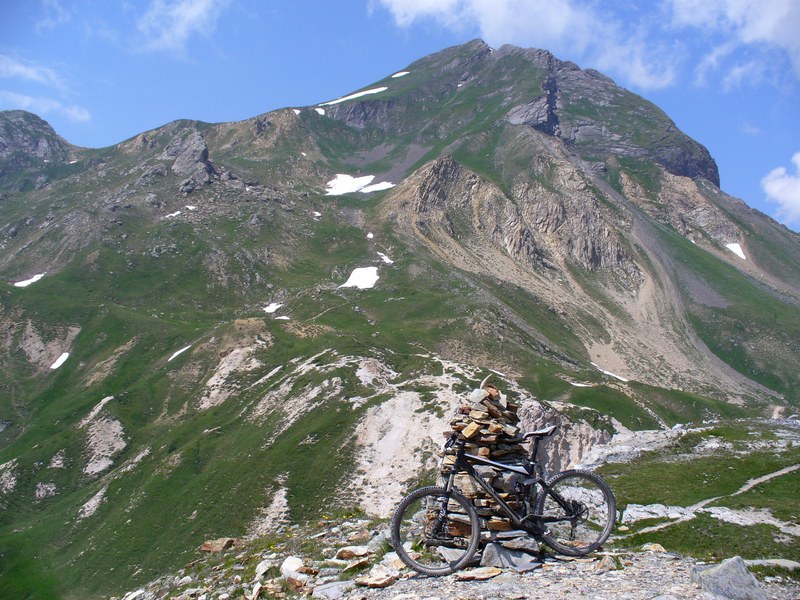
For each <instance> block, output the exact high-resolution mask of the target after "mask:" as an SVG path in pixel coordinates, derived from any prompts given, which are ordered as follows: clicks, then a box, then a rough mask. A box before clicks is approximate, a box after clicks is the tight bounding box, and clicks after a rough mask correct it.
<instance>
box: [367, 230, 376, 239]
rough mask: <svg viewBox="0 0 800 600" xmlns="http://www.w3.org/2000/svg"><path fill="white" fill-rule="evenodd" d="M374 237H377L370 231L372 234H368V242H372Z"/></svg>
mask: <svg viewBox="0 0 800 600" xmlns="http://www.w3.org/2000/svg"><path fill="white" fill-rule="evenodd" d="M374 237H375V236H374V235H373V234H372V232H371V231H370V232H369V233H368V234H367V239H368V240H371V239H372V238H374Z"/></svg>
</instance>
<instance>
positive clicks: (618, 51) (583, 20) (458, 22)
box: [378, 0, 676, 89]
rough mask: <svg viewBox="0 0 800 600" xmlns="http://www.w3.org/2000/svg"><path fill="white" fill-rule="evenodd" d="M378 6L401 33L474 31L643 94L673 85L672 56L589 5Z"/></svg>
mask: <svg viewBox="0 0 800 600" xmlns="http://www.w3.org/2000/svg"><path fill="white" fill-rule="evenodd" d="M378 1H379V3H380V4H381V5H382V6H383V7H384V8H386V9H387V10H388V11H389V13H390V14H391V15H392V17H393V18H394V20H395V23H396V24H397V25H399V26H401V27H406V26H409V25H411V24H413V23H414V21H416V20H422V19H434V20H436V21H438V22H439V23H440V24H441V25H443V26H445V27H448V28H450V29H456V30H465V29H466V30H468V29H477V30H478V32H479V34H480V36H481V37H482V38H483V39H484V40H486V41H487V42H488V43H489V44H491V45H493V46H499V45H502V44H515V45H518V46H523V47H529V46H532V47H539V48H546V49H548V50H551V51H552V52H554V53H555V54H556V55H559V56H569V57H572V58H574V59H576V60H582V61H586V62H587V63H589V66H595V67H597V68H600V69H604V70H607V71H609V72H611V73H614V74H618V75H621V76H622V77H623V78H625V80H626V81H627V82H628V83H631V84H633V85H635V86H637V87H640V88H645V89H656V88H663V87H666V86H668V85H670V84H671V83H673V81H674V79H675V73H676V65H675V62H676V57H675V53H674V52H673V51H667V49H664V48H661V47H659V45H658V44H654V43H652V42H649V40H648V35H647V32H646V31H638V30H637V28H636V27H632V26H631V25H630V24H629V23H627V22H625V21H624V20H620V19H619V18H618V17H617V16H616V15H614V14H611V13H610V12H609V10H608V9H607V8H606V7H605V6H604V5H602V4H597V3H595V2H589V1H588V0H445V1H442V2H436V1H435V0H378ZM645 40H648V42H649V43H645Z"/></svg>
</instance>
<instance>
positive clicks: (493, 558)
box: [481, 544, 542, 573]
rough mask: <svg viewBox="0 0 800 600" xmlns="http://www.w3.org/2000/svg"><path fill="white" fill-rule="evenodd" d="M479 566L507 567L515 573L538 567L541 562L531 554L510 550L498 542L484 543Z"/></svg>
mask: <svg viewBox="0 0 800 600" xmlns="http://www.w3.org/2000/svg"><path fill="white" fill-rule="evenodd" d="M481 566H482V567H500V568H509V569H513V570H514V571H516V572H517V573H525V572H527V571H533V570H534V569H538V568H540V567H541V566H542V563H541V562H540V561H539V560H538V559H537V558H536V557H535V556H533V555H532V554H528V553H527V552H524V551H522V550H512V549H510V548H506V547H503V546H501V545H500V544H486V547H485V548H484V549H483V556H482V557H481Z"/></svg>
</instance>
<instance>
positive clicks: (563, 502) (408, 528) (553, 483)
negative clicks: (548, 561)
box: [391, 425, 616, 575]
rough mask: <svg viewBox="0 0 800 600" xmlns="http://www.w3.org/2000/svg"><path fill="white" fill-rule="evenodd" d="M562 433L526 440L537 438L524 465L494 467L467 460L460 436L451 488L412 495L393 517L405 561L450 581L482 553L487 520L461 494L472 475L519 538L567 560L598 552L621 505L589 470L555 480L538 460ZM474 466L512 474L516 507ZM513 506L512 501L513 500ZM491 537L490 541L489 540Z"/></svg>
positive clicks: (454, 442) (544, 432)
mask: <svg viewBox="0 0 800 600" xmlns="http://www.w3.org/2000/svg"><path fill="white" fill-rule="evenodd" d="M556 429H557V426H556V425H552V426H550V427H547V428H545V429H541V430H538V431H531V432H529V433H526V434H524V436H522V439H521V440H520V441H521V442H523V441H527V440H530V439H533V443H532V444H531V448H530V455H529V456H528V458H527V460H526V462H525V463H524V464H522V465H513V464H504V463H499V462H495V461H493V460H490V459H488V458H484V457H482V456H475V455H473V454H467V452H466V450H465V445H466V440H464V439H463V437H462V438H461V439H459V437H460V436H459V434H458V433H454V434H453V435H452V436H451V437H450V439H449V440H448V441H447V443H446V444H445V451H448V450H450V449H451V448H455V461H454V462H453V464H452V466H451V467H450V468H449V470H448V471H447V474H446V477H447V483H446V485H445V486H443V487H440V486H428V487H423V488H420V489H417V490H415V491H413V492H411V493H410V494H408V496H406V497H405V498H404V499H403V500H402V501H401V502H400V505H399V506H398V507H397V510H396V511H395V513H394V516H393V518H392V525H391V540H392V546H394V549H395V551H396V552H397V554H398V556H399V557H400V559H401V560H402V561H403V562H404V563H405V564H406V565H408V566H409V567H411V568H412V569H414V570H415V571H417V572H419V573H422V574H425V575H449V574H450V573H454V572H455V571H457V570H459V569H461V568H463V567H464V566H466V565H467V564H468V563H470V561H471V560H472V559H473V557H474V556H475V554H476V552H477V551H478V545H479V543H480V541H481V535H482V534H481V530H482V527H481V517H480V516H479V515H478V512H477V510H476V508H475V506H474V505H473V503H472V502H471V501H470V500H469V499H468V498H466V497H465V496H464V495H463V494H462V493H461V492H460V491H459V490H458V488H457V487H456V485H455V479H456V475H457V474H458V473H462V472H463V473H466V474H467V475H468V476H469V478H470V479H471V480H472V481H474V482H475V483H476V484H477V485H478V486H480V487H481V488H482V489H483V490H484V491H485V492H486V494H488V496H489V497H490V498H491V499H492V500H493V501H494V502H495V503H496V505H497V507H498V508H499V511H498V512H499V513H501V514H504V515H505V516H506V517H508V519H510V521H511V524H512V525H513V526H514V527H515V528H516V529H517V530H520V531H521V532H524V533H521V534H520V535H525V534H527V535H531V536H533V537H534V538H535V539H537V540H542V541H544V542H545V543H546V544H547V545H548V546H549V547H550V548H552V549H553V550H555V551H556V552H558V553H560V554H564V555H567V556H584V555H586V554H589V553H590V552H593V551H594V550H596V549H597V548H599V547H600V546H601V545H602V544H603V543H604V542H605V541H606V540H607V539H608V536H609V535H610V534H611V530H612V529H613V527H614V522H615V520H616V500H615V499H614V494H613V492H612V491H611V488H610V487H609V486H608V484H607V483H606V482H605V481H603V479H602V478H601V477H599V476H598V475H596V474H594V473H591V472H589V471H580V470H568V471H562V472H560V473H556V474H555V475H553V476H551V477H550V476H548V474H547V472H546V470H545V468H544V465H543V464H541V463H539V462H538V461H537V459H536V456H537V454H538V450H539V444H540V442H541V441H542V439H544V438H545V437H548V436H551V435H553V433H554V432H555V430H556ZM475 464H478V465H486V466H489V467H492V469H493V472H494V471H505V472H510V473H513V475H512V476H511V477H512V478H514V479H515V481H514V483H513V487H514V492H515V495H516V501H512V503H513V504H515V505H516V506H514V507H512V506H511V505H510V504H509V502H507V501H506V500H504V499H503V498H502V497H501V496H500V494H499V493H498V491H497V490H495V489H494V488H493V487H492V486H491V485H490V483H489V482H488V481H487V480H486V479H484V478H483V477H482V476H481V475H480V474H479V473H478V472H477V471H476V470H475V466H474V465H475ZM506 498H507V499H509V500H510V499H511V497H510V496H509V495H506ZM488 535H489V534H487V536H488Z"/></svg>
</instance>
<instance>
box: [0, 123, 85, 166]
mask: <svg viewBox="0 0 800 600" xmlns="http://www.w3.org/2000/svg"><path fill="white" fill-rule="evenodd" d="M71 150H72V146H71V145H70V144H69V143H68V142H67V141H66V140H64V139H63V138H62V137H61V136H59V135H58V134H57V133H56V132H55V130H54V129H53V128H52V127H51V126H50V124H49V123H48V122H47V121H45V120H44V119H42V118H41V117H38V116H37V115H35V114H33V113H30V112H27V111H24V110H6V111H0V176H2V175H4V174H6V173H9V172H14V171H19V170H22V169H24V168H26V167H29V166H34V165H39V166H43V165H44V164H46V163H62V162H66V161H67V160H68V158H69V156H70V153H71Z"/></svg>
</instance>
